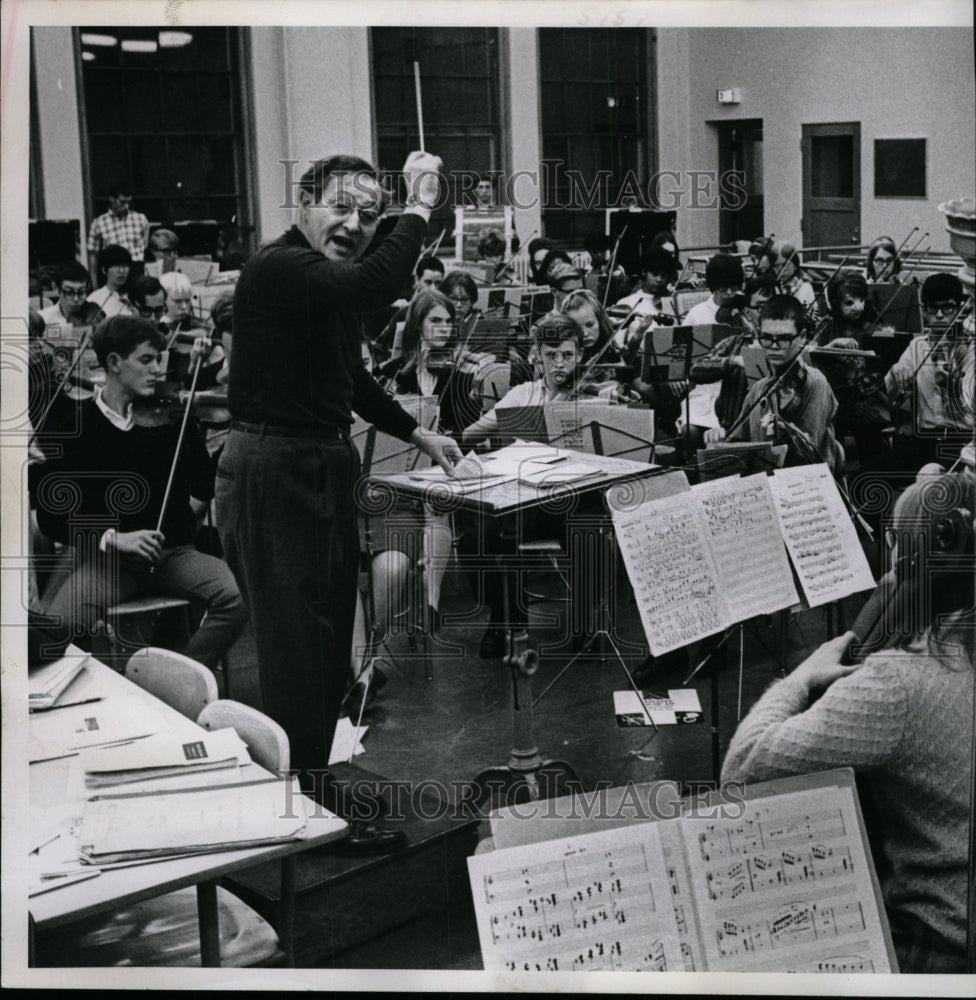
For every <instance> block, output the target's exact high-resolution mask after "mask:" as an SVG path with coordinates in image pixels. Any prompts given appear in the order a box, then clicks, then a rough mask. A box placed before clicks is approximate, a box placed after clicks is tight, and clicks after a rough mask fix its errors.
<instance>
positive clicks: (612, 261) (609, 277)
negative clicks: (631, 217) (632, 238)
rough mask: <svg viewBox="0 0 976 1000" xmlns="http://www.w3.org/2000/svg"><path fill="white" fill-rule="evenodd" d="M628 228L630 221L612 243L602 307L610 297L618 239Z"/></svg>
mask: <svg viewBox="0 0 976 1000" xmlns="http://www.w3.org/2000/svg"><path fill="white" fill-rule="evenodd" d="M629 228H630V223H629V222H628V223H627V224H626V225H625V226H624V228H623V229H621V230H620V235H619V236H618V237H617V242H616V243H614V245H613V253H612V254H611V255H610V270H609V271H608V272H607V287H606V288H605V289H604V290H603V303H602V304H603V308H604V309H606V308H607V299H608V298H610V286H611V285H612V284H613V272H614V271H615V270H616V268H617V253H618V251H619V250H620V241H621V240H622V239H623V238H624V236H626V235H627V230H628V229H629Z"/></svg>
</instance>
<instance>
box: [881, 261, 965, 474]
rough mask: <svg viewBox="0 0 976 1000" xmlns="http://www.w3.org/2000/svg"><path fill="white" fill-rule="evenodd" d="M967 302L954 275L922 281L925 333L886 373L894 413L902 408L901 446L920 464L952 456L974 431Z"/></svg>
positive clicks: (900, 447)
mask: <svg viewBox="0 0 976 1000" xmlns="http://www.w3.org/2000/svg"><path fill="white" fill-rule="evenodd" d="M964 301H965V297H964V295H963V288H962V284H961V282H960V281H959V279H958V278H957V277H956V276H955V275H954V274H932V275H929V277H928V278H926V279H925V283H924V284H923V285H922V318H923V321H924V323H925V329H926V333H925V335H923V336H920V337H915V338H914V339H913V340H912V341H911V342H910V343H909V344H908V347H907V348H905V353H904V354H902V356H901V357H900V358H899V359H898V361H896V362H895V364H894V365H892V367H891V370H890V371H889V372H888V374H887V375H886V376H885V388H886V389H887V391H888V398H889V399H890V400H891V401H892V411H893V415H895V414H894V411H895V410H899V409H900V410H902V412H901V413H900V414H898V415H897V416H896V420H898V419H899V418H900V425H899V432H900V435H899V440H897V441H896V451H898V452H899V453H901V452H905V455H904V457H905V459H906V461H910V463H911V465H914V463H915V462H916V461H917V463H918V464H917V465H916V466H915V468H918V467H921V466H922V465H924V464H925V463H926V462H932V461H936V460H937V459H940V458H941V459H950V460H951V459H952V458H954V457H956V456H958V453H959V450H960V448H961V447H962V445H963V444H964V443H965V442H966V440H971V439H972V436H973V406H972V402H973V367H974V366H973V337H972V333H971V332H967V331H966V329H965V324H964V323H962V322H959V313H960V309H961V307H962V304H963V302H964ZM947 449H948V450H947Z"/></svg>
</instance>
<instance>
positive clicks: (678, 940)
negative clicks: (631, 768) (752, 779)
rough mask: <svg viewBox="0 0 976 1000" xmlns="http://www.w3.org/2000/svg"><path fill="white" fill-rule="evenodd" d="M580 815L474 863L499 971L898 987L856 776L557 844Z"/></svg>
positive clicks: (534, 820) (542, 818) (584, 829)
mask: <svg viewBox="0 0 976 1000" xmlns="http://www.w3.org/2000/svg"><path fill="white" fill-rule="evenodd" d="M642 787H643V786H628V788H629V789H630V790H631V791H632V792H633V793H634V794H635V795H636V794H637V793H638V792H639V791H640V790H641V788H642ZM572 801H573V800H572V799H570V798H567V799H559V800H555V802H550V803H548V805H549V806H550V807H551V809H549V810H546V811H545V812H539V813H537V814H535V815H534V816H533V814H532V812H531V810H530V809H529V810H527V811H525V812H524V813H523V814H522V818H514V817H511V816H509V817H508V818H507V820H506V823H507V824H508V825H509V826H511V825H513V824H515V823H518V825H519V827H520V828H521V829H520V830H519V831H518V834H519V835H518V837H517V838H512V837H509V838H507V842H508V843H513V842H517V844H518V846H513V847H509V848H503V849H500V850H495V851H492V852H488V853H484V854H478V855H475V856H474V857H472V858H469V860H468V874H469V877H470V880H471V889H472V895H473V898H474V905H475V913H476V915H477V919H478V934H479V937H480V941H481V951H482V958H483V961H484V966H485V969H486V970H488V971H490V972H536V971H543V972H545V971H558V972H562V971H576V970H595V969H600V970H625V971H638V970H656V971H670V972H675V971H697V972H702V971H711V972H715V971H730V972H731V971H739V972H746V971H749V972H756V971H764V972H834V973H837V972H889V971H893V966H894V962H893V958H892V955H893V952H892V950H891V944H890V937H889V935H888V930H887V923H886V920H885V915H884V907H883V904H882V903H881V899H880V889H879V886H878V883H877V878H876V876H875V874H874V869H873V865H872V861H871V856H870V852H869V850H868V848H867V846H866V840H865V835H864V829H863V824H862V822H861V817H860V813H859V810H858V806H857V799H856V796H855V792H854V784H853V774H852V772H850V771H849V770H844V771H831V772H826V773H824V774H822V775H812V776H806V777H801V778H794V779H781V780H779V781H776V782H770V783H768V784H767V785H756V786H753V787H752V788H750V789H748V794H747V796H746V797H745V798H742V799H737V800H733V799H731V798H729V799H728V800H726V801H725V802H719V801H718V800H717V799H713V801H712V803H711V804H710V806H709V808H708V809H706V810H702V809H701V808H700V806H701V803H700V802H699V803H698V807H696V808H691V804H690V803H687V802H686V803H685V806H684V809H683V811H682V814H681V815H680V816H678V817H677V818H664V819H662V818H660V817H659V816H658V815H655V814H654V810H653V809H652V808H650V807H651V804H652V801H653V800H651V799H649V800H648V801H647V803H646V804H647V807H648V808H647V809H646V810H644V812H643V815H641V816H640V817H634V816H633V814H632V813H633V811H632V810H631V813H630V814H628V815H627V816H624V815H623V813H622V812H620V811H618V813H617V817H618V819H617V821H615V822H613V823H610V824H608V823H607V821H606V819H605V817H602V816H596V815H594V814H593V813H592V812H590V811H585V812H580V811H579V810H578V809H570V812H569V814H570V815H572V816H573V817H575V819H574V822H573V823H571V824H570V823H568V822H567V821H560V822H558V823H556V824H555V828H556V829H557V830H558V831H559V835H560V839H556V840H553V839H544V838H547V837H548V836H549V830H551V829H552V828H553V823H552V821H551V816H552V815H553V812H554V811H555V813H557V814H558V815H562V814H563V812H565V811H566V810H565V806H566V805H567V804H571V803H572ZM561 809H562V811H560V810H561ZM503 812H504V811H503ZM492 825H493V829H494V827H495V819H494V817H493V820H492ZM574 825H575V828H576V829H577V830H578V831H579V832H578V833H577V834H574V835H572V836H566V835H565V832H566V830H567V828H568V827H570V828H571V827H572V826H574ZM499 832H501V831H499ZM499 839H501V838H499ZM502 842H505V840H502Z"/></svg>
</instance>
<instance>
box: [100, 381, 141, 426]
mask: <svg viewBox="0 0 976 1000" xmlns="http://www.w3.org/2000/svg"><path fill="white" fill-rule="evenodd" d="M95 405H96V406H97V407H98V408H99V409H100V410H101V411H102V413H104V414H105V418H106V419H107V420H108V421H109V423H110V424H112V425H113V426H114V427H118V429H119V430H120V431H131V430H132V428H133V427H135V425H136V422H135V420H134V419H133V417H132V404H131V403H129V405H128V406H127V407H126V408H125V413H124V414H120V413H116V412H115V410H113V409H112V408H111V407H110V406H109V405H108V403H106V402H105V400H104V399H102V390H101V388H98V389H96V390H95Z"/></svg>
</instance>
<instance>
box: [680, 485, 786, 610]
mask: <svg viewBox="0 0 976 1000" xmlns="http://www.w3.org/2000/svg"><path fill="white" fill-rule="evenodd" d="M692 492H693V494H694V496H695V497H696V498H697V500H698V502H699V503H700V505H701V510H702V514H703V515H704V517H703V520H704V524H705V528H706V530H707V532H708V538H709V543H710V547H711V550H712V556H713V558H714V559H715V566H716V569H717V570H718V575H719V585H720V586H721V588H722V591H723V593H724V595H725V599H726V601H727V602H728V606H729V613H730V615H731V617H732V620H733V621H737V622H739V621H745V620H746V619H747V618H752V617H754V616H755V615H759V614H771V613H772V612H774V611H779V610H780V609H781V608H788V607H789V606H790V605H792V604H795V603H796V602H797V601H798V600H799V597H798V596H797V593H796V588H795V587H794V586H793V574H792V572H791V571H790V564H789V560H788V559H787V557H786V550H785V549H784V548H783V542H782V539H781V536H780V531H779V526H778V524H777V519H776V507H775V505H774V503H773V494H772V490H770V488H769V479H768V477H767V476H765V475H764V474H762V473H759V474H758V475H755V476H747V477H745V478H738V477H735V476H730V477H728V478H725V479H715V480H712V481H711V482H704V483H699V484H698V485H697V486H695V487H694V488H693V491H692Z"/></svg>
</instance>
